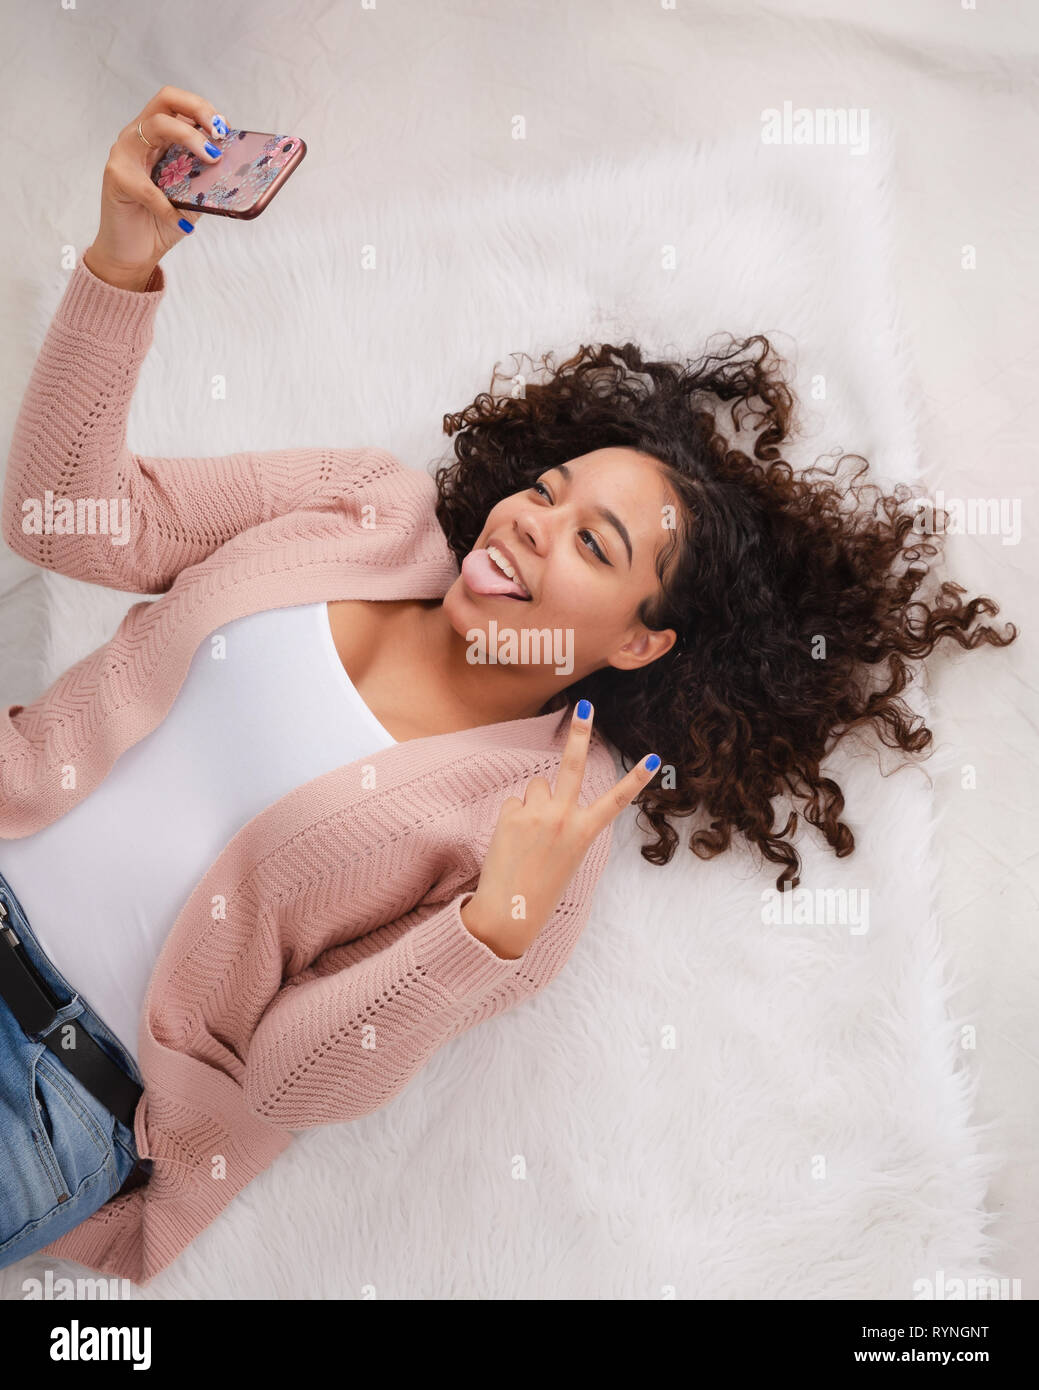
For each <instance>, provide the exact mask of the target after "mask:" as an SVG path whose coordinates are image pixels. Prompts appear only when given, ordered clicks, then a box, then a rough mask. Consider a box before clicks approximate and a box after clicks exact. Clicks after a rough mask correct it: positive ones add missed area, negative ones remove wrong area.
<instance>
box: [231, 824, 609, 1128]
mask: <svg viewBox="0 0 1039 1390" xmlns="http://www.w3.org/2000/svg"><path fill="white" fill-rule="evenodd" d="M609 842H610V836H609V834H604V835H603V837H602V838H601V840H599V841H597V842H596V844H595V846H593V848H592V850H591V851H590V853H589V855H588V858H587V859H586V861H585V863H584V864H583V865H582V867H581V870H580V872H579V874H578V875H577V877H575V879H574V883H573V886H572V887H571V889H570V890H569V891H568V892H567V894H566V895H565V897H564V899H563V901H562V902H561V903H560V904H559V906H558V907H557V908H556V911H555V912H554V913H553V915H552V918H551V920H550V921H549V923H548V925H547V926H546V927H545V929H544V931H543V932H542V934H541V936H540V937H539V938H538V942H537V949H536V950H535V948H534V947H533V946H532V947H531V948H530V949H529V950H527V951H526V952H524V954H523V955H522V956H520V957H518V958H517V959H502V958H501V957H499V956H498V955H496V954H495V952H494V951H492V950H491V949H490V947H488V946H486V945H485V944H484V943H483V942H482V941H480V940H479V939H478V938H477V937H475V936H473V935H472V933H470V932H469V931H468V930H467V928H466V927H465V924H464V923H463V921H462V919H461V916H460V908H461V907H462V906H463V905H464V904H465V903H466V902H467V901H468V900H469V899H470V898H471V897H472V894H471V893H461V894H459V895H458V896H457V897H455V898H454V899H453V901H452V902H450V903H449V904H447V906H445V907H443V908H441V909H440V910H439V911H438V912H436V913H434V914H432V915H431V916H430V917H428V918H427V919H426V920H425V921H424V922H421V923H419V924H418V925H417V926H412V927H407V920H406V919H404V923H403V925H404V926H405V927H406V928H407V929H406V930H404V931H403V933H402V934H401V935H400V936H399V937H398V939H397V940H396V941H394V942H393V943H392V944H391V945H389V946H387V947H384V948H383V949H382V950H380V951H377V952H375V953H374V954H373V955H370V956H368V957H367V958H365V959H364V960H361V961H358V962H356V963H354V964H352V965H349V966H345V967H343V968H341V969H338V970H335V971H333V972H331V973H326V974H311V975H310V977H309V978H308V979H306V981H305V982H304V983H302V984H289V985H285V986H283V987H282V989H281V991H280V993H279V994H278V995H277V996H276V998H275V999H274V1000H273V1002H272V1003H271V1005H270V1006H269V1007H268V1009H267V1011H266V1012H265V1013H264V1015H263V1018H262V1019H261V1020H260V1023H259V1026H258V1027H257V1029H256V1031H255V1033H254V1034H253V1037H252V1041H251V1042H250V1044H249V1052H248V1055H247V1057H246V1063H245V1076H244V1081H243V1091H244V1095H245V1101H246V1104H247V1106H248V1108H249V1109H250V1110H251V1111H252V1112H253V1113H254V1114H256V1115H259V1116H260V1117H261V1118H262V1119H265V1120H268V1121H269V1122H270V1123H271V1124H273V1125H277V1126H279V1127H281V1128H284V1129H309V1128H312V1127H313V1126H315V1125H331V1124H342V1123H344V1122H345V1121H348V1120H357V1119H360V1118H361V1116H363V1115H370V1114H372V1113H373V1112H374V1111H376V1110H378V1109H380V1108H381V1107H382V1106H383V1105H385V1104H386V1103H387V1101H390V1100H392V1099H393V1097H394V1096H395V1095H397V1094H398V1092H400V1091H401V1090H403V1089H404V1087H405V1086H406V1085H407V1084H408V1082H409V1081H411V1079H412V1078H413V1077H414V1076H415V1075H416V1074H417V1073H418V1072H419V1071H420V1070H421V1069H422V1067H423V1066H424V1065H425V1064H426V1062H428V1060H429V1059H430V1057H431V1056H432V1055H433V1053H434V1052H436V1051H437V1050H438V1049H439V1048H441V1047H442V1046H443V1045H444V1044H445V1043H446V1042H449V1041H450V1040H451V1039H452V1038H455V1037H458V1036H459V1034H461V1033H464V1032H467V1031H468V1030H469V1029H470V1028H472V1027H473V1026H474V1025H475V1024H477V1023H482V1022H485V1021H486V1020H487V1019H489V1018H493V1017H494V1016H495V1015H496V1014H500V1013H503V1012H504V1011H505V1010H506V1009H509V1008H511V1007H512V1006H513V1005H514V1004H516V1003H518V1002H519V1001H520V1000H521V999H525V998H527V997H528V996H529V995H530V994H532V993H534V992H535V991H536V990H538V989H541V988H542V987H543V986H544V985H546V984H547V983H548V982H549V981H550V980H551V979H552V978H553V977H554V976H555V975H556V974H557V973H558V972H559V971H560V970H561V969H562V968H563V966H564V965H565V963H566V961H567V959H568V958H569V956H570V954H571V952H572V951H573V948H574V946H575V945H576V943H577V938H578V937H579V936H580V933H581V930H582V928H583V926H584V924H585V922H586V921H587V918H588V914H589V911H590V907H591V896H592V890H593V888H594V885H595V881H596V880H597V879H598V877H599V875H600V874H601V872H602V869H603V868H604V867H605V864H606V858H607V855H608V853H609Z"/></svg>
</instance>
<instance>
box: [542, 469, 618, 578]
mask: <svg viewBox="0 0 1039 1390" xmlns="http://www.w3.org/2000/svg"><path fill="white" fill-rule="evenodd" d="M548 471H549V472H550V473H562V475H563V477H564V478H565V479H566V481H567V482H568V483H572V482H573V474H572V473H571V472H570V469H569V468H567V466H566V464H565V463H557V464H555V465H554V466H553V467H552V468H550V469H549V470H548ZM595 510H596V513H597V514H598V515H599V516H601V517H602V519H603V521H605V522H607V523H608V524H609V525H610V526H612V527H613V528H614V530H615V531H616V532H617V534H618V535H619V536H620V538H621V540H622V541H623V542H624V548H625V549H626V550H627V552H628V569H631V562H632V559H633V558H634V557H633V553H632V549H631V537H630V536H629V535H628V528H627V527H626V526H625V525H624V522H623V521H621V519H620V517H619V516H617V514H616V513H615V512H611V511H610V509H609V507H596V509H595Z"/></svg>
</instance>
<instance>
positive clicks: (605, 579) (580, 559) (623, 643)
mask: <svg viewBox="0 0 1039 1390" xmlns="http://www.w3.org/2000/svg"><path fill="white" fill-rule="evenodd" d="M678 516H679V499H678V497H677V496H676V494H675V492H674V490H673V488H672V487H671V485H670V484H669V483H668V482H667V480H666V479H665V477H664V474H663V472H662V470H661V468H660V465H659V464H658V463H657V461H656V460H655V459H654V458H652V457H651V456H649V455H647V454H643V453H640V452H638V451H637V450H635V449H629V448H625V447H616V448H612V447H611V448H606V449H595V450H593V451H592V452H591V453H589V454H583V455H581V456H580V457H579V458H575V459H570V460H569V461H568V462H567V463H566V464H564V465H561V466H559V467H554V468H546V469H545V471H544V472H542V473H540V474H539V475H538V477H537V479H536V480H535V482H534V484H533V485H532V486H531V487H530V488H528V489H526V490H525V491H523V492H517V493H513V494H512V495H511V496H509V497H505V498H503V499H502V501H500V502H499V503H498V504H497V505H496V506H495V507H494V508H493V509H492V510H491V512H490V513H489V515H488V517H487V520H486V522H485V523H484V527H483V530H482V531H481V533H480V536H479V538H478V540H477V543H476V546H474V549H481V548H486V547H487V546H490V545H496V546H498V547H500V548H502V549H503V550H505V551H507V552H508V554H509V555H510V556H511V558H512V563H513V565H514V567H515V569H516V570H517V571H518V572H519V577H520V579H521V581H522V583H523V585H524V586H525V588H526V589H527V590H528V591H529V593H530V595H531V598H530V600H529V601H523V600H520V599H516V598H510V597H508V596H506V595H503V594H481V593H478V592H476V591H475V589H474V588H473V587H472V585H471V583H470V582H468V581H467V578H466V575H465V573H464V572H463V574H460V575H459V577H458V579H457V580H456V581H455V582H454V584H453V585H452V586H451V588H450V589H449V590H448V592H447V594H446V595H445V596H444V600H443V606H444V610H445V612H446V613H447V615H448V617H449V619H450V622H451V625H452V627H453V628H454V629H455V631H456V632H458V633H459V634H460V635H461V636H463V637H466V636H467V635H468V634H469V633H470V632H471V631H472V630H474V629H479V630H481V631H483V632H485V633H486V632H487V631H488V625H489V623H490V620H491V619H492V618H493V619H496V621H497V629H498V631H499V633H500V631H501V630H502V629H503V628H512V629H517V630H519V629H522V628H524V627H526V628H537V629H544V628H548V629H550V630H552V631H553V632H557V631H558V632H562V633H565V632H568V631H569V632H570V633H571V634H572V642H573V650H574V676H575V677H580V676H581V675H584V674H587V673H588V672H590V671H593V670H598V669H599V668H600V667H603V666H606V665H611V666H615V667H618V668H619V669H624V670H629V669H632V668H634V667H636V666H643V665H646V664H648V663H649V662H650V661H654V660H656V659H657V658H658V657H660V656H663V655H664V653H665V652H667V651H668V650H669V649H670V647H671V646H672V645H673V643H674V641H675V635H676V634H675V632H674V630H673V629H672V628H668V629H666V631H664V632H654V631H653V630H652V629H650V628H647V627H645V626H643V624H642V623H640V622H639V620H638V618H637V617H636V613H637V610H638V608H639V605H640V604H641V602H642V601H643V600H644V599H646V598H648V597H650V596H651V595H656V594H657V593H658V592H659V589H660V581H659V580H658V578H657V573H656V568H655V565H656V559H657V555H658V554H659V552H660V551H661V550H662V549H663V548H665V547H668V546H670V544H671V542H672V540H673V538H674V534H675V531H674V528H675V527H676V526H677V525H678Z"/></svg>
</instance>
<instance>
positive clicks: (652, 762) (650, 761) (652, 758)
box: [646, 753, 660, 772]
mask: <svg viewBox="0 0 1039 1390" xmlns="http://www.w3.org/2000/svg"><path fill="white" fill-rule="evenodd" d="M659 766H660V759H659V758H658V757H657V755H656V754H655V753H650V755H649V757H648V758H647V759H646V771H647V772H656V770H657V768H658V767H659Z"/></svg>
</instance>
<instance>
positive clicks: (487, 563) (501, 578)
mask: <svg viewBox="0 0 1039 1390" xmlns="http://www.w3.org/2000/svg"><path fill="white" fill-rule="evenodd" d="M462 575H463V577H464V578H465V582H466V583H467V584H468V585H469V587H470V589H472V590H473V591H474V593H477V594H511V595H512V597H513V598H522V599H525V598H526V597H527V595H526V594H525V593H524V591H523V589H522V588H521V587H520V585H519V584H517V583H515V582H514V581H513V580H511V579H510V578H509V577H508V575H506V574H502V572H501V570H500V569H499V568H498V566H497V565H496V564H495V563H494V561H493V560H492V559H491V556H490V552H489V551H487V550H470V552H469V554H468V555H466V556H465V558H464V559H463V561H462Z"/></svg>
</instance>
